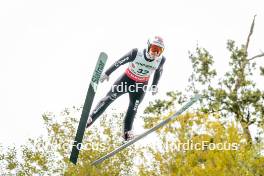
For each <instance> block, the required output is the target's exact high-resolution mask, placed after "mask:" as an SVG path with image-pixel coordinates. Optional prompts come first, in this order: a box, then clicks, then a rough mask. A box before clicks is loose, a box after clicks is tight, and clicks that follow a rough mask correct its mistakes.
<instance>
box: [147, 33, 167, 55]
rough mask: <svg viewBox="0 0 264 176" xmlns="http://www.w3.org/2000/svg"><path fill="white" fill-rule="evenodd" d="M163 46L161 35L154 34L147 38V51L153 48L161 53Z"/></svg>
mask: <svg viewBox="0 0 264 176" xmlns="http://www.w3.org/2000/svg"><path fill="white" fill-rule="evenodd" d="M164 48H165V46H164V42H163V39H162V38H161V37H159V36H155V37H154V38H151V39H149V40H148V48H147V51H148V52H149V51H150V49H153V50H154V51H159V52H160V54H161V53H162V52H163V51H164Z"/></svg>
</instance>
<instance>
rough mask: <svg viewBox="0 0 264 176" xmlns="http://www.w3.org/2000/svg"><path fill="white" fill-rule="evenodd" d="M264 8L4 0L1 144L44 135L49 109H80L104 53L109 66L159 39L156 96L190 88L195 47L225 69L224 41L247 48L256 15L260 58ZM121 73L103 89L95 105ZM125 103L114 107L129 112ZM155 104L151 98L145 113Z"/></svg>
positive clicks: (257, 0)
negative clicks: (161, 62)
mask: <svg viewBox="0 0 264 176" xmlns="http://www.w3.org/2000/svg"><path fill="white" fill-rule="evenodd" d="M263 7H264V6H263V2H262V1H261V0H240V1H230V0H229V1H228V0H222V1H218V2H214V1H209V0H201V1H195V0H184V1H173V0H163V1H158V0H133V1H124V0H112V1H109V0H105V1H103V0H94V1H87V0H86V1H85V0H83V1H80V0H75V1H69V0H45V1H39V0H31V1H30V0H8V1H7V0H1V1H0V81H1V82H0V84H1V86H0V119H1V123H0V143H2V144H4V145H8V144H12V143H15V144H20V143H23V141H25V140H26V139H27V138H28V137H34V136H38V135H40V134H42V133H43V131H44V130H43V127H44V126H43V124H42V119H41V114H42V113H44V112H46V111H54V112H59V111H60V110H62V109H64V108H65V107H71V106H73V105H76V106H80V105H82V103H83V102H84V98H85V95H86V91H87V88H88V84H89V81H90V79H91V74H92V72H93V69H94V66H95V63H96V59H97V57H98V55H99V52H100V51H105V52H106V53H107V54H108V56H109V59H108V62H107V65H106V67H108V66H109V65H111V64H112V63H113V62H114V61H115V60H116V59H118V58H119V57H121V56H122V55H123V54H125V53H126V52H127V51H129V50H130V49H131V48H134V47H139V48H141V47H145V44H146V42H147V39H148V37H149V36H152V35H156V34H157V35H160V36H162V37H163V38H164V40H165V42H166V51H165V56H166V57H167V63H166V65H165V66H164V74H163V77H162V80H161V81H160V90H161V92H160V93H159V95H158V96H156V97H154V98H157V97H162V96H164V95H165V92H166V91H169V90H173V89H183V88H184V87H185V86H186V83H187V79H188V76H189V75H190V72H191V65H190V62H189V59H188V50H193V49H194V48H195V46H196V44H197V42H198V43H199V44H200V46H203V47H205V48H207V49H208V50H209V51H210V52H211V54H213V55H214V57H215V59H216V64H217V68H218V69H220V70H224V69H223V68H225V67H226V66H227V62H228V61H227V56H228V52H227V51H226V41H227V39H234V40H236V41H237V42H238V43H241V44H242V43H245V40H246V37H247V34H248V31H249V27H250V24H251V21H252V18H253V16H254V15H255V14H257V18H256V26H255V31H254V35H253V37H252V43H251V46H250V54H251V55H255V54H258V53H259V49H262V50H264V33H263V31H264V10H263ZM262 60H263V59H262ZM259 63H261V64H263V63H264V62H259ZM124 68H125V67H123V68H121V69H120V70H118V71H116V72H115V73H113V74H112V75H111V80H110V82H109V83H104V84H103V85H101V86H99V89H98V94H97V96H96V99H95V103H97V101H98V100H99V99H100V98H102V96H104V94H105V93H106V91H107V90H108V89H109V88H110V85H111V83H112V82H113V81H115V79H116V77H118V76H119V74H120V73H121V72H122V70H124ZM258 81H259V82H260V83H264V81H263V78H262V79H259V80H258ZM262 85H263V84H262ZM127 98H128V97H126V96H124V97H121V98H120V99H118V100H117V101H116V102H115V103H114V104H113V105H112V106H111V107H112V108H118V107H120V105H121V104H122V107H123V108H122V110H125V108H126V106H127V105H126V103H127V101H126V100H127ZM150 100H153V97H152V96H151V95H149V94H148V95H147V96H146V98H145V100H144V103H143V104H142V105H141V107H140V108H141V111H142V109H143V108H144V105H145V104H147V103H148V102H149V101H150ZM139 114H140V113H139Z"/></svg>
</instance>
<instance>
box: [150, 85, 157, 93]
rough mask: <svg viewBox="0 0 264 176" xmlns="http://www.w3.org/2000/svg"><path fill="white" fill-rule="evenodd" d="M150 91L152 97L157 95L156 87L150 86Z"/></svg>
mask: <svg viewBox="0 0 264 176" xmlns="http://www.w3.org/2000/svg"><path fill="white" fill-rule="evenodd" d="M150 91H151V93H152V95H156V94H157V93H158V87H157V86H153V85H152V86H151V87H150Z"/></svg>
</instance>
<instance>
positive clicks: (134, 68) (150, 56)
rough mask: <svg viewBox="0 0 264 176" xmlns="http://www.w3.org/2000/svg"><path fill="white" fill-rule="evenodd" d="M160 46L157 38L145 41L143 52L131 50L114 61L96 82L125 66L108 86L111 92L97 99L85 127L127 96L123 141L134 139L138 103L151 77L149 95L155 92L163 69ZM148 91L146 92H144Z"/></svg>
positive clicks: (161, 44) (161, 48) (162, 47)
mask: <svg viewBox="0 0 264 176" xmlns="http://www.w3.org/2000/svg"><path fill="white" fill-rule="evenodd" d="M164 48H165V47H164V43H163V39H162V38H161V37H158V36H155V37H154V38H153V39H149V40H148V45H147V47H146V48H144V49H137V48H135V49H132V50H131V51H130V52H128V53H127V54H126V55H124V56H123V57H121V58H120V59H119V60H117V61H116V62H115V63H114V64H113V65H112V66H110V68H108V69H107V70H106V71H105V73H104V75H103V76H102V77H101V79H100V81H101V82H103V81H105V80H107V81H108V80H109V76H110V75H111V73H112V72H113V71H115V70H116V69H117V68H118V67H120V66H121V65H124V64H126V63H129V65H128V68H127V69H126V71H125V73H123V74H122V75H121V76H120V77H119V78H118V79H117V80H116V81H115V83H114V84H113V85H112V87H111V90H110V91H109V92H108V93H107V94H106V96H105V97H104V98H103V99H101V101H100V102H99V103H98V104H97V106H96V107H95V109H94V110H93V111H92V113H91V114H90V116H89V117H88V121H87V125H86V127H89V126H91V125H92V124H93V122H94V121H95V120H96V119H97V118H98V117H99V116H100V115H101V114H102V113H103V112H104V111H105V110H106V108H107V107H108V106H109V105H110V104H111V103H112V102H113V101H115V100H116V99H117V98H118V97H119V96H120V95H123V94H125V93H128V94H129V106H128V109H127V112H126V115H125V118H124V135H123V138H124V139H125V141H128V140H131V139H133V138H134V135H133V133H132V125H133V121H134V117H135V115H136V113H137V109H138V106H139V104H140V103H141V102H142V100H143V98H144V96H145V93H146V91H147V86H148V82H149V78H150V76H151V75H152V74H153V73H154V77H153V81H152V84H151V90H152V95H155V94H156V93H157V91H158V89H157V84H158V82H159V79H160V77H161V74H162V70H163V65H164V63H165V60H166V58H165V57H164V56H163V51H164ZM148 90H149V89H148Z"/></svg>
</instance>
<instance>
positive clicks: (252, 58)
mask: <svg viewBox="0 0 264 176" xmlns="http://www.w3.org/2000/svg"><path fill="white" fill-rule="evenodd" d="M263 56H264V53H263V52H262V53H261V54H258V55H256V56H254V57H251V58H250V59H248V61H251V60H254V59H256V58H258V57H263Z"/></svg>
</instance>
